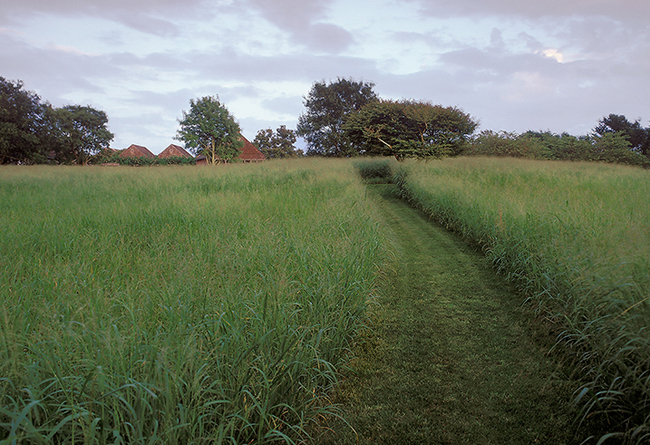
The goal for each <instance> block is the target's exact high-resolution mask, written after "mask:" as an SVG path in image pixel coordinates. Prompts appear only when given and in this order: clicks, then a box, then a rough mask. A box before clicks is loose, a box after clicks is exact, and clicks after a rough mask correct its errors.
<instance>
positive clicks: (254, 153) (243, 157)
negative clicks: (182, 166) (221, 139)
mask: <svg viewBox="0 0 650 445" xmlns="http://www.w3.org/2000/svg"><path fill="white" fill-rule="evenodd" d="M239 140H240V141H242V142H243V143H244V146H243V147H241V148H240V149H239V150H240V151H241V153H240V154H239V156H238V157H237V158H238V159H239V160H240V161H241V162H262V161H265V160H266V156H264V154H263V153H262V152H261V151H259V150H258V149H257V147H255V146H254V145H253V144H251V143H250V141H249V140H248V139H246V138H245V137H244V136H243V135H241V134H240V135H239ZM207 163H208V159H207V158H206V157H205V156H203V155H199V156H197V157H196V165H205V164H207Z"/></svg>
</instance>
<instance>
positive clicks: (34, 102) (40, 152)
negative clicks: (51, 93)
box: [0, 77, 113, 164]
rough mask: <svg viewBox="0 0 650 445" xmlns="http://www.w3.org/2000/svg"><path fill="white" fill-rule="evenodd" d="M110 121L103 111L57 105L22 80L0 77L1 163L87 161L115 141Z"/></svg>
mask: <svg viewBox="0 0 650 445" xmlns="http://www.w3.org/2000/svg"><path fill="white" fill-rule="evenodd" d="M107 123H108V117H107V116H106V113H104V112H103V111H100V110H96V109H94V108H92V107H89V106H80V105H69V106H65V107H62V108H55V107H53V106H52V105H50V104H48V103H41V98H40V97H39V96H38V95H37V94H36V93H34V92H31V91H26V90H24V89H23V83H22V82H21V81H17V82H12V81H9V80H6V79H5V78H4V77H0V164H39V163H64V164H72V163H76V164H86V163H87V162H88V161H89V159H90V157H91V156H93V155H95V154H97V153H99V152H100V151H101V150H102V149H104V148H107V147H108V146H109V144H110V141H111V140H113V134H112V133H111V132H110V131H108V129H107V127H106V125H107Z"/></svg>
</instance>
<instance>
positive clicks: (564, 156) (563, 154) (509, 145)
mask: <svg viewBox="0 0 650 445" xmlns="http://www.w3.org/2000/svg"><path fill="white" fill-rule="evenodd" d="M613 119H615V120H624V121H625V122H627V119H626V118H625V116H619V115H613V114H612V115H609V116H608V117H606V118H603V119H601V121H600V124H599V126H598V127H596V129H594V131H593V133H592V134H590V135H586V136H572V135H570V134H568V133H562V134H554V133H551V132H549V131H546V132H540V131H527V132H525V133H522V134H517V133H507V132H499V133H497V132H494V131H489V130H486V131H483V132H481V133H480V134H478V135H476V136H475V137H473V138H472V140H471V142H470V143H469V144H468V146H467V148H466V149H465V150H464V152H463V154H464V155H468V156H510V157H515V158H530V159H550V160H560V161H594V162H609V163H613V164H627V165H638V166H642V167H646V168H648V167H650V158H649V157H648V147H647V146H648V141H650V138H649V137H648V134H650V129H643V131H644V132H645V133H646V135H645V137H644V138H643V139H640V140H639V141H638V142H637V143H634V139H633V137H632V136H631V135H630V134H629V133H628V132H627V131H625V130H615V129H613V128H612V127H611V126H609V125H608V122H611V121H612V120H613ZM628 123H629V122H628ZM630 125H638V122H636V123H635V124H630Z"/></svg>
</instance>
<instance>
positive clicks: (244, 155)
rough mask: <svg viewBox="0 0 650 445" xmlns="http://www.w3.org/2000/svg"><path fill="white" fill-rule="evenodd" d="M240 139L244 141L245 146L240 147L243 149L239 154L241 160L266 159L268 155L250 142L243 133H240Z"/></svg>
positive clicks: (257, 160)
mask: <svg viewBox="0 0 650 445" xmlns="http://www.w3.org/2000/svg"><path fill="white" fill-rule="evenodd" d="M239 139H240V140H241V141H242V142H243V143H244V146H243V147H242V148H240V150H241V151H242V152H241V154H240V155H239V160H240V161H242V162H262V161H265V160H266V156H264V154H263V153H262V152H261V151H259V150H258V149H257V147H256V146H254V145H253V144H251V143H250V141H249V140H248V139H246V138H245V137H244V136H243V135H241V134H240V135H239Z"/></svg>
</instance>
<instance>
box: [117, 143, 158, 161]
mask: <svg viewBox="0 0 650 445" xmlns="http://www.w3.org/2000/svg"><path fill="white" fill-rule="evenodd" d="M155 157H156V155H155V154H153V153H151V152H150V151H149V149H148V148H147V147H143V146H142V145H135V144H131V146H130V147H129V148H127V149H126V150H124V151H123V152H122V153H120V158H149V159H154V158H155Z"/></svg>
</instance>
